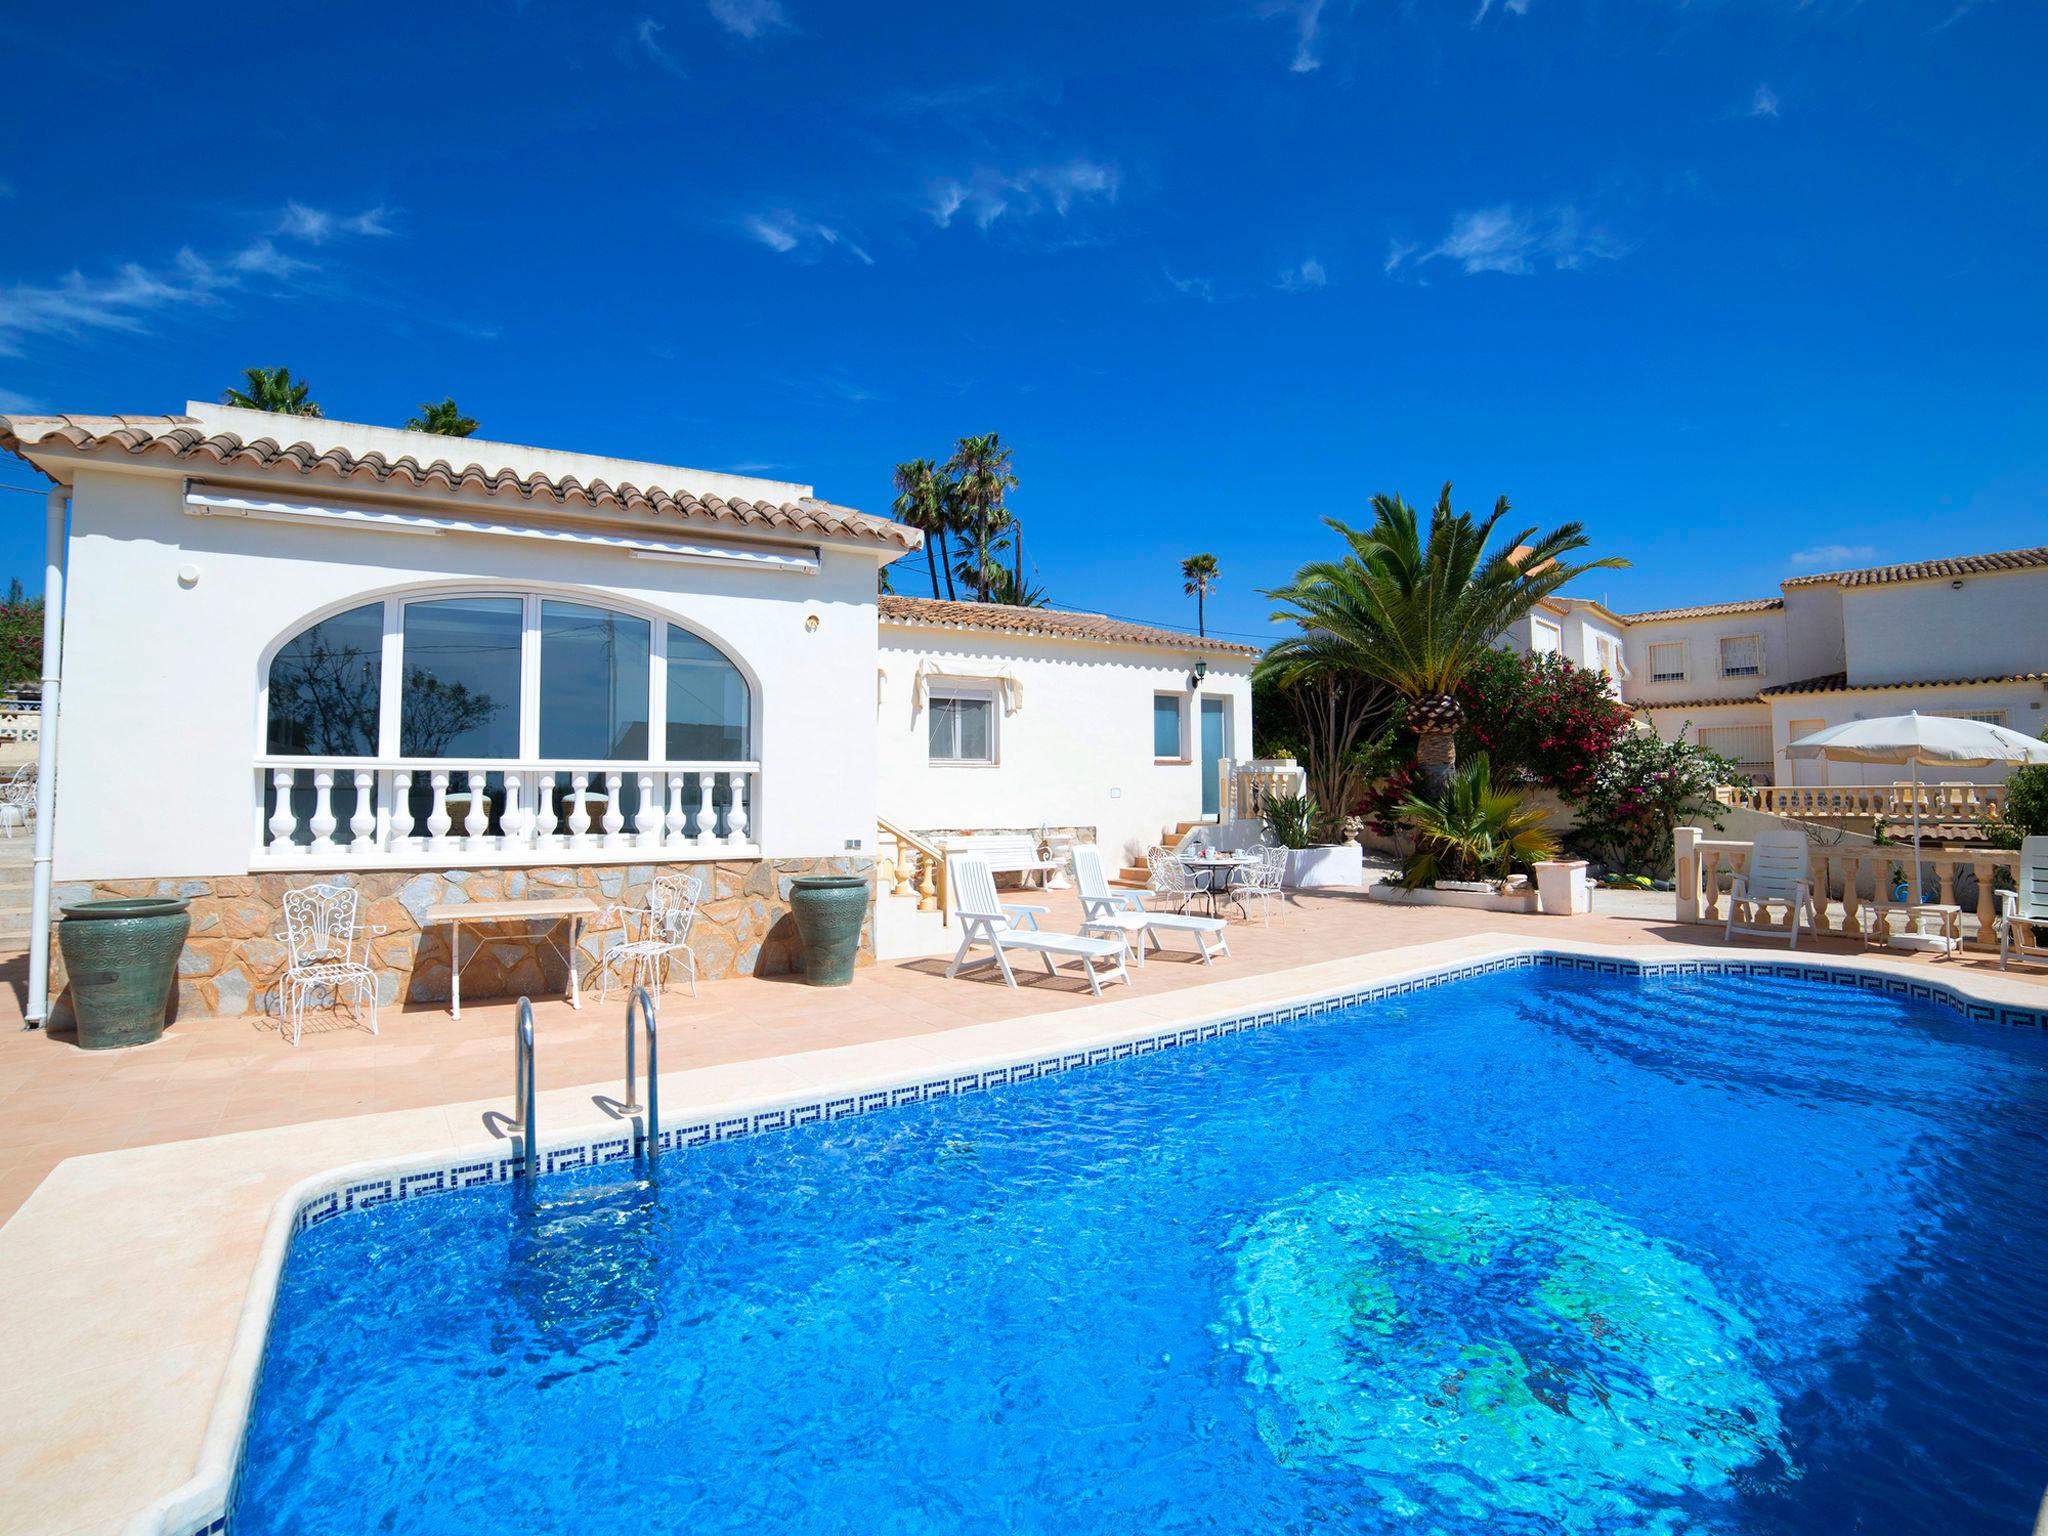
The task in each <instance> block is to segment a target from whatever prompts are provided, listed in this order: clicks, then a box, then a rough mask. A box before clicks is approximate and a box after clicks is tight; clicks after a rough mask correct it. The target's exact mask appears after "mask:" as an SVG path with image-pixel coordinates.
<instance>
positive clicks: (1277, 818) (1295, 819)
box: [1266, 795, 1316, 848]
mask: <svg viewBox="0 0 2048 1536" xmlns="http://www.w3.org/2000/svg"><path fill="white" fill-rule="evenodd" d="M1315 825H1316V804H1315V802H1314V801H1313V800H1311V799H1309V797H1308V796H1307V795H1274V796H1272V797H1270V798H1269V799H1268V800H1267V801H1266V832H1267V834H1268V835H1269V836H1270V837H1271V838H1272V839H1273V841H1274V842H1276V843H1278V844H1279V845H1280V846H1281V847H1282V848H1307V847H1310V846H1312V843H1313V839H1314V836H1315Z"/></svg>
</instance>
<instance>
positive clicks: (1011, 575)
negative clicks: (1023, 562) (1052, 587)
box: [988, 565, 1052, 608]
mask: <svg viewBox="0 0 2048 1536" xmlns="http://www.w3.org/2000/svg"><path fill="white" fill-rule="evenodd" d="M988 600H989V601H990V602H992V603H1007V604H1008V605H1009V606H1010V607H1012V608H1050V607H1051V606H1052V598H1051V597H1050V596H1049V595H1048V594H1047V593H1046V590H1045V588H1044V587H1041V586H1040V585H1039V584H1038V583H1037V582H1035V581H1026V580H1025V579H1024V578H1023V577H1022V576H1020V575H1019V574H1018V573H1017V572H1016V571H1013V570H1011V571H1006V570H1004V569H1003V568H1002V567H1001V566H1000V565H999V566H997V567H996V568H995V569H994V570H992V571H991V572H990V573H989V583H988Z"/></svg>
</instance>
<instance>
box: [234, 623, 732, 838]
mask: <svg viewBox="0 0 2048 1536" xmlns="http://www.w3.org/2000/svg"><path fill="white" fill-rule="evenodd" d="M267 685H268V686H267V694H266V700H267V708H266V713H265V718H264V722H263V742H264V754H265V768H264V782H265V795H264V807H263V820H264V825H265V826H266V828H268V829H269V830H268V835H267V836H266V838H265V840H264V841H265V844H266V846H271V845H276V844H278V843H281V842H291V843H297V844H299V845H301V846H305V845H311V844H319V845H322V846H324V845H325V844H326V843H328V842H338V843H346V844H350V845H351V846H353V844H354V843H355V842H357V841H360V839H361V838H362V836H363V835H364V833H363V827H364V825H365V824H366V823H367V824H368V825H370V826H371V827H373V828H374V832H373V833H372V834H371V835H372V836H373V837H374V840H375V841H376V842H377V843H378V844H379V845H380V851H381V852H392V851H393V850H394V849H395V848H396V847H397V845H398V844H400V843H404V842H407V841H408V840H409V841H412V842H418V841H421V840H422V839H431V840H435V846H437V847H438V846H443V845H444V844H445V842H446V841H447V840H448V839H449V838H450V837H451V836H452V837H453V838H454V839H456V840H457V841H460V840H462V839H464V838H465V837H466V838H467V839H468V840H469V841H470V842H476V841H478V839H479V838H480V837H485V836H486V835H487V837H488V839H489V840H493V841H496V842H498V843H501V844H508V843H509V842H510V840H512V839H515V838H517V837H519V836H520V835H522V829H523V835H525V837H526V839H527V843H528V845H529V846H535V847H537V846H541V844H542V843H543V842H544V841H545V839H546V838H547V836H548V832H547V830H546V828H545V826H544V823H545V822H546V821H547V819H548V817H549V816H550V814H551V813H554V814H556V815H557V816H558V820H559V824H560V826H561V827H563V828H564V829H570V828H572V826H573V823H572V818H574V817H578V816H583V815H587V816H588V817H589V818H590V819H591V822H592V824H593V825H596V826H598V827H599V829H600V834H601V835H603V836H605V837H608V838H610V839H612V840H613V841H612V842H611V843H608V844H607V846H617V844H616V839H618V838H619V837H621V836H623V837H624V838H625V840H626V844H627V845H629V846H638V847H644V846H648V843H647V842H645V841H636V839H647V838H649V837H650V835H651V834H654V833H657V832H658V834H659V835H658V836H655V838H654V840H655V841H657V842H660V843H662V844H663V845H664V846H666V845H667V842H668V839H669V836H670V835H672V834H674V833H675V832H676V831H677V830H678V829H677V826H676V823H677V821H678V819H679V818H680V819H681V820H682V821H683V822H684V824H685V826H684V828H683V830H684V831H685V833H686V834H687V835H688V836H696V835H699V834H705V835H710V836H713V837H715V838H717V839H723V840H728V841H730V840H731V834H732V831H733V828H734V826H735V825H738V826H740V827H742V828H744V826H745V815H744V807H745V805H746V801H747V785H748V783H750V782H751V779H750V772H749V771H750V770H751V768H752V764H751V762H750V761H749V759H750V757H751V754H752V752H753V750H754V748H753V733H752V726H753V698H752V690H751V688H750V687H749V685H748V682H747V679H746V676H745V674H743V673H742V672H741V671H740V669H739V667H738V666H737V665H736V664H735V663H734V662H733V660H732V658H731V657H729V656H727V655H726V654H725V653H724V652H723V651H721V650H720V649H719V648H718V647H717V646H715V645H713V644H712V643H711V642H710V641H709V640H707V639H705V638H704V637H703V636H701V635H698V634H696V633H694V632H693V631H691V630H688V629H685V628H684V627H683V626H682V625H680V624H676V623H672V622H670V621H668V620H666V619H660V618H654V617H650V616H649V615H646V614H640V613H633V612H630V611H626V610H622V609H616V608H611V607H606V606H604V605H602V604H600V603H594V602H589V601H584V600H580V599H575V598H569V597H557V596H554V595H552V594H547V593H539V592H517V591H512V592H507V591H502V590H493V591H485V592H433V593H421V594H416V595H403V594H401V595H396V596H392V597H388V598H384V599H381V600H379V601H377V602H373V603H366V604H363V605H362V606H360V607H356V608H351V609H348V610H346V611H344V612H342V613H337V614H332V615H330V616H328V617H327V618H324V619H321V620H319V621H318V622H317V623H314V624H310V625H308V626H307V627H306V628H305V629H303V630H301V631H299V632H298V633H297V634H296V635H293V636H292V637H291V638H290V639H289V640H288V641H286V642H285V643H284V644H283V645H282V646H280V647H279V648H278V650H277V652H276V654H275V656H274V657H273V658H272V660H271V663H270V670H269V674H268V679H267ZM656 722H659V723H660V727H661V728H660V729H659V730H656V729H654V728H653V726H654V724H655V723H656ZM304 758H311V759H324V760H326V761H327V762H328V764H330V765H331V766H330V767H329V768H326V769H322V768H320V767H319V766H318V764H317V763H316V764H313V765H308V766H306V767H299V768H294V767H293V766H291V763H290V760H291V759H304ZM364 759H369V760H372V761H371V762H370V763H363V765H362V766H361V767H357V766H356V764H357V763H359V762H362V760H364ZM372 764H374V766H373V765H372ZM441 764H446V765H448V766H447V767H446V768H445V769H442V768H440V767H439V765H441ZM723 764H734V765H736V769H735V770H732V771H714V765H723ZM615 765H616V766H615ZM649 770H660V771H658V772H650V771H649ZM323 776H324V777H325V778H327V779H328V780H330V781H331V782H329V783H327V784H326V785H324V786H323V785H322V784H321V783H320V782H319V780H320V778H321V777H323ZM615 780H616V782H614V781H615ZM280 791H283V792H285V795H286V800H285V804H284V807H283V809H280V807H279V792H280ZM614 813H616V814H617V815H618V816H620V817H622V818H623V822H624V825H623V826H622V827H612V826H608V825H607V823H608V821H609V819H610V818H611V817H612V815H613V814H614ZM476 815H482V816H483V817H484V819H485V824H486V828H487V834H479V833H477V832H475V831H474V830H472V820H471V819H472V817H473V816H476ZM444 816H445V817H447V818H448V820H449V821H450V823H451V826H452V828H453V831H452V833H451V831H450V828H448V827H443V828H440V829H439V830H438V831H437V830H435V827H434V823H435V822H436V821H437V820H438V819H440V818H442V817H444ZM650 816H651V817H652V818H653V819H654V820H655V822H656V823H657V824H658V826H657V828H656V829H650V828H649V827H647V826H646V825H645V822H646V820H647V819H648V818H649V817H650ZM330 823H332V826H330V825H329V824H330ZM537 824H540V825H537ZM394 825H395V830H394ZM334 827H339V828H341V829H342V832H341V834H340V835H339V836H337V835H336V833H335V831H334V830H333V828H334ZM587 831H588V829H587V828H581V829H574V830H573V834H571V833H569V832H565V834H564V835H574V836H575V837H577V838H578V839H580V838H582V837H583V836H584V835H585V833H586V832H587ZM351 834H353V835H351Z"/></svg>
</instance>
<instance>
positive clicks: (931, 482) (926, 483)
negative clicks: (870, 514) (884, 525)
mask: <svg viewBox="0 0 2048 1536" xmlns="http://www.w3.org/2000/svg"><path fill="white" fill-rule="evenodd" d="M947 490H948V487H947V483H946V477H945V476H944V475H942V474H941V473H940V472H939V466H938V465H936V464H934V463H933V462H932V461H931V460H930V459H912V460H911V461H910V462H909V463H907V464H898V465H897V466H896V507H895V511H896V520H897V521H898V522H899V523H907V524H908V525H909V526H910V527H912V528H915V529H917V530H918V531H919V532H921V533H922V534H923V535H924V562H925V569H926V570H927V571H928V572H930V574H931V578H932V596H933V597H937V596H938V595H939V570H940V567H941V566H944V567H945V571H946V596H948V597H951V596H952V595H953V570H952V564H951V552H950V551H949V550H948V549H947V548H946V526H947V524H948V523H949V522H950V521H951V519H952V515H953V511H952V506H951V503H950V498H949V497H948V495H947ZM934 546H936V549H935V548H934Z"/></svg>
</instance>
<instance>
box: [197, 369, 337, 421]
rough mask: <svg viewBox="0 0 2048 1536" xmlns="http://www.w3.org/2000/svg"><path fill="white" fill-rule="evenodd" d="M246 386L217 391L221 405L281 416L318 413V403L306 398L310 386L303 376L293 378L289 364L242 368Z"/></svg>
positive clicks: (313, 414)
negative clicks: (274, 413)
mask: <svg viewBox="0 0 2048 1536" xmlns="http://www.w3.org/2000/svg"><path fill="white" fill-rule="evenodd" d="M242 378H243V380H244V381H245V382H246V383H247V384H248V388H246V389H228V390H223V391H222V392H221V397H220V403H221V404H222V405H239V406H240V407H241V408H242V409H243V410H245V411H275V412H277V413H278V414H279V415H281V416H318V415H319V414H320V407H319V406H318V405H317V404H316V403H315V402H313V401H311V400H308V399H307V398H306V395H307V392H308V390H309V389H310V388H311V386H310V385H308V384H307V383H306V381H305V380H304V379H294V378H293V377H292V371H291V369H289V368H244V369H243V370H242Z"/></svg>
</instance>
